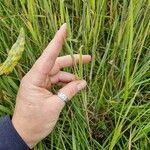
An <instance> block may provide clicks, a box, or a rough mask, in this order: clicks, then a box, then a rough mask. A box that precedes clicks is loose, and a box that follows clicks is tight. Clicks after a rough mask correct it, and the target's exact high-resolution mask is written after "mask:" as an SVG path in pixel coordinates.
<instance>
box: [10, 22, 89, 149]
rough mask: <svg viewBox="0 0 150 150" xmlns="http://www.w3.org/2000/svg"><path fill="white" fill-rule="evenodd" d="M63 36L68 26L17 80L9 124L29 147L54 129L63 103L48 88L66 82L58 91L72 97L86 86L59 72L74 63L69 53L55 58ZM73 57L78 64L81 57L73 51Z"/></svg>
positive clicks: (84, 82) (70, 75)
mask: <svg viewBox="0 0 150 150" xmlns="http://www.w3.org/2000/svg"><path fill="white" fill-rule="evenodd" d="M66 36H67V27H66V24H63V25H62V26H61V28H60V29H59V30H58V31H57V33H56V35H55V37H54V39H53V40H52V41H51V42H50V43H49V45H48V46H47V47H46V49H45V50H44V51H43V53H42V55H41V56H40V57H39V58H38V59H37V61H36V62H35V64H34V65H33V66H32V68H31V69H30V71H29V72H28V73H27V74H26V75H25V76H24V77H23V78H22V80H21V83H20V87H19V90H18V94H17V98H16V106H15V111H14V114H13V117H12V123H13V125H14V127H15V129H16V130H17V132H18V133H19V135H20V136H21V137H22V139H23V140H24V141H25V142H26V143H27V145H28V146H29V147H30V148H33V147H34V146H35V145H36V144H37V143H38V142H39V141H41V140H42V139H43V138H45V137H46V136H47V135H48V134H49V133H50V132H51V131H52V130H53V128H54V127H55V124H56V122H57V120H58V117H59V114H60V112H61V110H62V108H63V107H64V105H65V103H64V102H63V101H62V100H61V99H60V98H59V97H58V96H57V95H55V94H53V93H52V92H50V91H49V89H50V88H51V87H52V86H53V85H55V84H58V83H65V86H63V87H62V88H61V89H60V90H59V91H61V92H63V93H64V94H65V95H67V97H68V98H69V99H71V98H72V97H73V96H74V95H75V94H77V93H78V92H79V91H80V90H82V89H83V88H84V87H85V86H86V81H84V80H76V78H75V75H73V74H71V73H67V72H64V71H61V69H62V68H65V67H69V66H72V65H73V60H72V58H71V56H69V55H67V56H63V57H58V55H59V52H60V50H61V48H62V45H63V43H64V40H65V38H66ZM74 58H75V60H74V61H75V62H76V63H78V62H79V59H80V56H79V55H77V54H76V55H74ZM82 59H83V60H82V61H83V63H84V64H86V63H88V62H89V61H90V59H91V57H90V55H83V56H82Z"/></svg>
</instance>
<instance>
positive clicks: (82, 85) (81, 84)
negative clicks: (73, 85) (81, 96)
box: [77, 80, 87, 91]
mask: <svg viewBox="0 0 150 150" xmlns="http://www.w3.org/2000/svg"><path fill="white" fill-rule="evenodd" d="M86 85H87V82H86V81H85V80H82V81H81V82H80V83H79V84H78V85H77V88H78V90H79V91H80V90H82V89H83V88H85V87H86Z"/></svg>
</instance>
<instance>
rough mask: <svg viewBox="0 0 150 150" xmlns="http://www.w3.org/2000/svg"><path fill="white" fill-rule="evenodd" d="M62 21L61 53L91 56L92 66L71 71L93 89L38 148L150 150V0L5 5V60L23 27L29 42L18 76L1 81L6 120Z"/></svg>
mask: <svg viewBox="0 0 150 150" xmlns="http://www.w3.org/2000/svg"><path fill="white" fill-rule="evenodd" d="M64 22H67V24H68V32H69V37H68V39H67V41H66V43H65V46H64V48H63V50H62V52H61V55H65V54H73V53H80V54H91V55H92V62H91V63H90V64H89V65H86V66H83V65H82V62H81V63H80V65H79V67H74V68H73V69H69V68H68V69H67V70H68V71H70V72H73V73H76V74H78V76H79V77H80V78H84V79H86V80H87V82H88V87H87V89H86V90H84V91H83V92H82V93H80V94H79V95H78V96H76V97H74V98H73V100H72V101H71V102H70V104H68V105H67V106H66V107H65V109H64V110H63V112H62V114H61V117H60V119H59V121H58V124H57V126H56V128H55V130H54V131H53V132H52V134H50V135H49V136H48V137H47V138H46V139H44V140H43V141H42V142H41V143H39V144H38V145H37V146H36V147H35V150H46V149H51V150H127V149H128V150H131V149H133V150H149V149H150V1H149V0H57V1H56V0H1V1H0V62H3V61H5V59H6V58H7V53H8V51H9V50H10V48H11V46H12V45H13V43H15V41H16V39H17V36H18V34H19V31H20V28H21V27H23V28H24V30H25V35H26V42H25V50H24V52H23V55H22V58H21V60H20V61H19V63H18V64H17V66H16V67H15V68H14V70H13V72H12V73H10V74H9V75H3V76H0V115H4V114H9V115H11V114H12V113H13V110H14V106H15V98H16V94H17V90H18V87H19V82H20V80H21V78H22V77H23V76H24V75H25V73H26V72H27V71H28V70H29V69H30V67H31V66H32V65H33V63H34V62H35V60H36V59H37V58H38V57H39V55H40V54H41V53H42V51H43V49H44V48H45V47H46V45H47V44H48V42H49V41H50V40H51V39H52V37H53V36H54V34H55V32H56V31H57V29H58V28H59V26H60V25H61V24H62V23H64Z"/></svg>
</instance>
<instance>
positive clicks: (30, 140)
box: [11, 117, 37, 149]
mask: <svg viewBox="0 0 150 150" xmlns="http://www.w3.org/2000/svg"><path fill="white" fill-rule="evenodd" d="M11 121H12V125H13V126H14V128H15V130H16V131H17V133H18V134H19V135H20V137H21V138H22V139H23V141H24V142H25V143H26V144H27V145H28V147H29V148H30V149H32V148H33V147H34V146H35V145H36V144H37V143H35V142H34V141H33V137H32V136H30V135H31V133H30V135H29V134H28V132H26V130H25V129H24V127H25V125H24V127H23V128H22V126H21V125H20V123H19V122H20V121H17V120H16V119H15V118H14V117H12V120H11Z"/></svg>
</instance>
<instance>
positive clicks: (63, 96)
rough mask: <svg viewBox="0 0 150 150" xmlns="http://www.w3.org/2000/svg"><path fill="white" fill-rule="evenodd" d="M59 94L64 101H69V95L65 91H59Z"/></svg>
mask: <svg viewBox="0 0 150 150" xmlns="http://www.w3.org/2000/svg"><path fill="white" fill-rule="evenodd" d="M57 96H58V97H59V98H60V99H61V100H62V101H64V102H65V103H66V102H67V101H69V99H68V97H67V96H66V95H65V94H64V93H62V92H58V93H57Z"/></svg>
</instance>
